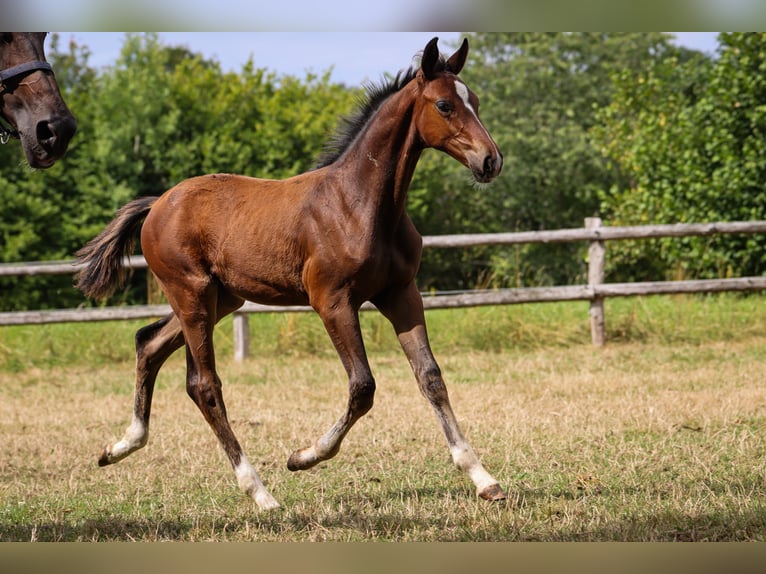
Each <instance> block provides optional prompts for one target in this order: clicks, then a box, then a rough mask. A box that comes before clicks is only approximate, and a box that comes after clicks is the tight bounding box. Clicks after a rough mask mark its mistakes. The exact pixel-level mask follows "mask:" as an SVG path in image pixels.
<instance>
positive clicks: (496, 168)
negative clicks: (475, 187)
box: [471, 151, 503, 183]
mask: <svg viewBox="0 0 766 574" xmlns="http://www.w3.org/2000/svg"><path fill="white" fill-rule="evenodd" d="M502 169H503V154H501V153H500V152H499V151H498V152H497V153H496V154H492V153H489V154H487V155H486V156H484V161H483V162H482V163H481V167H479V168H478V169H477V168H472V169H471V171H472V172H473V178H474V179H475V180H476V181H478V182H479V183H489V182H490V181H492V180H493V179H495V178H496V177H497V176H498V175H500V172H501V171H502Z"/></svg>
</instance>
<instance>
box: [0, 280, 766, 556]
mask: <svg viewBox="0 0 766 574" xmlns="http://www.w3.org/2000/svg"><path fill="white" fill-rule="evenodd" d="M606 317H607V328H608V339H609V343H608V344H607V346H606V347H605V348H603V349H594V348H592V347H591V345H590V334H589V324H588V314H587V304H580V303H567V304H541V305H524V306H511V307H496V308H481V309H467V310H453V311H434V312H431V313H429V315H428V319H429V326H430V332H431V339H432V343H433V347H434V351H435V353H436V355H437V358H438V359H439V360H440V364H441V366H442V370H443V372H444V374H445V378H446V380H447V384H448V387H449V390H450V395H451V398H452V403H453V407H454V409H455V411H456V414H457V416H458V418H459V420H460V421H461V423H462V425H463V430H464V431H465V432H466V434H467V435H468V437H469V439H470V440H471V442H472V443H473V445H474V447H475V448H476V450H477V451H478V452H479V454H480V456H481V458H482V460H483V462H484V463H485V466H487V468H488V469H489V470H490V472H492V473H493V474H494V475H495V476H496V477H497V478H498V479H499V480H500V481H501V483H502V484H503V486H504V487H505V488H506V489H507V491H508V493H509V499H508V500H507V501H506V502H504V503H499V504H489V503H486V502H483V501H480V500H477V499H476V497H475V493H474V489H473V485H472V484H471V483H470V481H469V480H468V479H467V478H466V477H464V476H463V475H462V474H461V473H460V472H459V471H457V470H456V469H455V468H454V467H453V466H452V465H451V462H450V459H449V453H448V451H447V448H446V443H445V441H444V438H443V436H442V435H441V431H440V430H439V428H438V425H437V422H436V419H435V417H434V415H433V413H432V412H431V410H430V407H429V406H428V404H427V403H426V401H425V400H424V399H423V398H422V397H421V396H420V394H419V391H418V390H417V386H416V384H415V381H414V377H413V376H412V373H411V372H410V370H409V366H408V364H407V361H406V359H405V358H404V356H403V355H402V353H401V352H400V351H399V349H398V347H397V344H396V342H395V339H394V337H393V335H392V334H391V333H390V328H389V327H388V326H387V325H386V324H385V323H384V322H383V321H382V320H381V319H379V318H378V317H377V316H376V315H375V314H372V313H370V314H367V313H365V314H364V315H363V321H364V330H365V337H366V340H367V342H368V348H369V354H370V362H371V364H372V367H373V372H374V373H375V376H376V379H377V383H378V391H377V395H376V403H375V407H374V408H373V410H372V411H371V412H370V414H369V415H367V416H366V417H365V418H363V419H362V420H361V421H360V422H359V423H358V424H357V425H356V426H355V427H354V429H353V430H352V431H351V433H350V434H349V436H348V438H347V439H346V441H345V442H344V445H343V447H342V449H341V451H340V453H339V454H338V456H337V457H336V458H335V459H333V460H332V461H329V462H326V463H324V464H322V465H320V466H318V467H316V468H314V469H311V470H310V471H306V472H302V473H291V472H289V471H288V470H287V468H286V466H285V463H286V460H287V457H288V456H289V454H290V453H291V452H292V450H293V449H295V448H297V447H302V446H306V445H307V444H309V443H310V442H311V441H313V440H314V439H315V438H316V437H317V436H318V435H319V434H320V433H323V432H324V431H325V430H327V428H329V426H330V424H332V422H334V421H335V419H336V418H337V416H338V415H339V414H340V412H341V410H342V408H343V407H344V405H345V401H346V398H347V397H346V380H345V375H344V373H343V371H342V367H341V365H340V362H339V360H338V359H337V358H336V356H335V354H334V351H333V350H332V348H331V347H330V344H329V341H328V339H327V337H326V335H325V334H324V332H323V329H322V327H321V325H320V323H319V321H318V319H317V318H316V317H314V316H312V315H258V316H251V319H250V321H251V333H252V335H251V336H252V357H251V359H249V360H248V361H246V362H244V363H242V364H236V363H234V362H233V361H232V360H231V358H230V357H231V354H232V353H231V349H232V345H231V325H230V323H229V322H224V323H223V324H222V325H221V327H220V328H219V330H218V332H217V345H218V349H219V370H220V373H221V376H222V379H223V381H224V396H225V398H226V399H227V407H228V410H229V417H230V419H231V421H232V425H233V427H234V430H235V432H237V434H238V436H239V438H240V440H241V442H242V443H243V447H244V448H245V450H246V452H247V454H248V456H249V458H250V459H251V460H252V461H254V463H255V464H256V466H257V467H258V468H259V472H260V474H261V476H262V478H263V479H264V481H265V482H266V484H267V486H268V487H269V489H270V490H271V492H272V493H273V494H274V495H275V496H276V498H277V499H278V500H280V502H281V503H282V505H283V508H282V509H280V510H278V511H275V512H268V513H263V512H259V511H258V509H257V508H256V506H255V504H254V503H253V502H252V501H250V500H249V499H247V498H246V497H245V496H244V495H243V494H241V493H240V491H239V490H238V488H237V485H236V480H235V478H234V475H233V473H232V471H231V469H230V468H229V466H228V462H227V461H226V460H225V457H224V455H223V453H222V451H221V449H220V447H219V446H218V444H217V442H216V441H215V438H214V437H213V434H212V432H211V431H210V429H209V428H208V427H207V425H206V423H205V422H204V420H203V418H202V416H201V415H200V414H199V412H198V411H197V410H196V408H195V407H194V406H193V404H192V402H191V401H190V400H189V399H188V398H187V397H186V394H185V390H184V371H185V368H184V361H183V354H182V353H177V354H176V355H175V356H174V357H172V358H171V359H170V361H169V362H168V364H167V365H166V367H165V369H164V370H163V371H162V372H161V374H160V378H159V381H158V387H157V391H156V393H155V400H154V408H153V415H152V416H153V418H152V427H151V436H150V440H149V444H148V445H147V447H146V448H145V449H143V450H142V451H139V452H137V453H135V454H134V455H132V456H131V457H129V458H127V459H125V460H124V461H122V462H120V463H119V464H116V465H113V466H110V467H105V468H99V467H97V465H96V460H97V457H98V455H99V453H100V451H101V448H102V447H103V445H104V444H105V443H106V442H107V441H111V440H114V439H116V438H119V436H121V434H122V432H123V430H124V428H125V427H126V425H127V424H128V423H129V422H130V414H131V405H132V392H133V354H132V335H133V332H134V331H135V330H136V328H137V327H138V326H140V325H141V324H143V323H130V322H114V323H103V324H87V325H86V324H68V325H48V326H30V327H5V328H0V379H1V380H2V393H3V400H2V401H0V437H1V439H2V440H0V540H2V541H30V540H39V541H43V540H46V541H47V540H50V541H58V540H63V541H80V540H82V541H96V540H97V541H128V540H141V541H164V540H184V541H310V540H311V541H325V540H328V541H329V540H332V541H368V540H376V541H383V540H386V541H388V540H394V541H485V540H487V541H526V540H545V541H585V540H605V541H606V540H609V541H611V540H620V541H634V540H641V541H658V540H663V541H664V540H693V541H697V540H728V541H745V540H764V539H766V502H765V501H766V496H765V495H766V386H765V385H764V380H766V298H764V297H762V296H748V297H738V296H726V295H720V296H711V297H662V298H644V299H624V300H609V301H607V309H606ZM298 398H300V400H296V399H298Z"/></svg>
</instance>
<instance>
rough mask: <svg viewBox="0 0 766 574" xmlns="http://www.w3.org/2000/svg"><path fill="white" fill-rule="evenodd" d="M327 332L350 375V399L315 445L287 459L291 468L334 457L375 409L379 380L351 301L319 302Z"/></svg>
mask: <svg viewBox="0 0 766 574" xmlns="http://www.w3.org/2000/svg"><path fill="white" fill-rule="evenodd" d="M315 306H316V308H317V311H318V313H319V315H320V316H321V318H322V321H323V322H324V325H325V328H326V329H327V333H328V334H329V335H330V338H331V339H332V342H333V344H334V345H335V348H336V350H337V351H338V355H339V356H340V358H341V361H342V362H343V366H344V367H345V369H346V373H347V374H348V387H349V398H348V406H347V407H346V411H345V412H344V413H343V415H342V416H341V417H340V418H339V419H338V420H337V422H336V423H335V424H334V425H333V426H332V428H330V430H329V431H327V432H326V433H325V434H324V435H322V436H321V437H319V438H318V439H317V440H316V442H314V444H313V445H311V446H309V447H306V448H303V449H300V450H296V451H295V452H294V453H293V454H292V455H291V456H290V458H289V459H288V461H287V468H288V469H290V470H305V469H307V468H311V467H312V466H314V465H315V464H317V463H319V462H321V461H323V460H328V459H330V458H332V457H334V456H335V455H336V454H337V453H338V451H339V450H340V445H341V442H342V441H343V438H344V437H345V436H346V434H347V433H348V431H349V430H350V429H351V427H352V426H353V425H354V423H355V422H356V421H357V420H359V418H361V417H362V416H363V415H364V414H365V413H366V412H367V411H369V410H370V409H371V408H372V402H373V396H374V394H375V380H374V379H373V377H372V372H371V371H370V366H369V364H368V362H367V355H366V353H365V350H364V343H363V341H362V333H361V330H360V328H359V316H358V314H357V311H356V309H354V308H353V307H351V306H350V305H349V304H348V302H347V301H336V302H334V303H331V302H329V301H326V302H324V304H321V305H317V304H316V303H315Z"/></svg>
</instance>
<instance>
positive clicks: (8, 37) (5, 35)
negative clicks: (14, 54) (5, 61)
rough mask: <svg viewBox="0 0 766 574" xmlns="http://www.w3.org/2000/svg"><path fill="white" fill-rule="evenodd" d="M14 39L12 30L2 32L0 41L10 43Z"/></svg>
mask: <svg viewBox="0 0 766 574" xmlns="http://www.w3.org/2000/svg"><path fill="white" fill-rule="evenodd" d="M12 41H13V34H12V33H11V32H0V42H3V43H4V44H10V43H11V42H12Z"/></svg>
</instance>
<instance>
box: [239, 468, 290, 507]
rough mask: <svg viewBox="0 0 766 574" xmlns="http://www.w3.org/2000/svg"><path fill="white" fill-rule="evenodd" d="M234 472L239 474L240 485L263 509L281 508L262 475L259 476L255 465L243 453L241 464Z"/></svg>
mask: <svg viewBox="0 0 766 574" xmlns="http://www.w3.org/2000/svg"><path fill="white" fill-rule="evenodd" d="M234 473H235V474H236V475H237V483H238V484H239V487H240V488H241V489H242V490H243V491H244V492H245V493H246V494H247V495H248V496H250V497H251V498H252V499H253V500H255V503H256V504H257V505H258V507H259V508H260V509H261V510H272V509H274V508H279V502H277V501H276V499H275V498H274V497H273V496H271V494H270V493H269V491H268V490H266V487H265V486H264V484H263V482H262V481H261V477H260V476H258V472H257V471H256V470H255V467H254V466H253V465H252V464H250V461H249V460H248V459H247V457H246V456H245V455H244V454H243V455H242V457H241V458H240V460H239V464H238V465H237V467H236V468H235V469H234Z"/></svg>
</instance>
